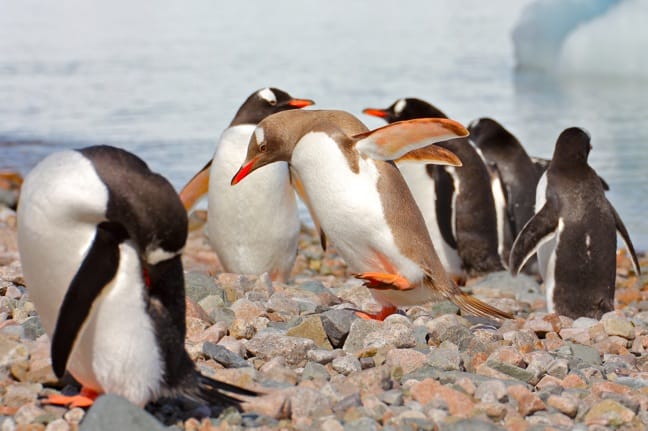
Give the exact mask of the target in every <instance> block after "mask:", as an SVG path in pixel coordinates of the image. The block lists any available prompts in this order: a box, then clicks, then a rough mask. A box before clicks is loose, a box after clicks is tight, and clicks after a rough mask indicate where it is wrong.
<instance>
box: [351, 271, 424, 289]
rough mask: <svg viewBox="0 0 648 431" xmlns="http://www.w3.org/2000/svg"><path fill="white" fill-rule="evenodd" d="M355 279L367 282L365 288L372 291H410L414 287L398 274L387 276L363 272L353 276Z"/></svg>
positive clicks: (380, 273)
mask: <svg viewBox="0 0 648 431" xmlns="http://www.w3.org/2000/svg"><path fill="white" fill-rule="evenodd" d="M353 276H354V277H355V278H359V279H360V280H365V281H366V283H365V286H367V287H368V288H370V289H379V290H388V289H391V290H410V289H413V288H414V286H412V284H411V283H410V282H409V280H407V279H406V278H405V277H403V276H401V275H398V274H387V273H384V272H362V273H360V274H353Z"/></svg>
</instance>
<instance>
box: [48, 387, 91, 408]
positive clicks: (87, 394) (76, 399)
mask: <svg viewBox="0 0 648 431" xmlns="http://www.w3.org/2000/svg"><path fill="white" fill-rule="evenodd" d="M98 396H99V394H98V393H97V392H95V391H93V390H92V389H88V388H81V392H80V393H79V394H78V395H60V394H52V395H50V396H48V397H47V398H45V399H43V400H41V404H49V405H54V406H65V407H81V408H87V407H90V406H91V405H92V404H93V403H94V401H95V399H96V398H97V397H98Z"/></svg>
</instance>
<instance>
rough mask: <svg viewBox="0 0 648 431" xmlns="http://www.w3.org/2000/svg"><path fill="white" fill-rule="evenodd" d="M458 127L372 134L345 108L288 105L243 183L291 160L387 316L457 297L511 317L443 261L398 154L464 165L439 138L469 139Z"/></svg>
mask: <svg viewBox="0 0 648 431" xmlns="http://www.w3.org/2000/svg"><path fill="white" fill-rule="evenodd" d="M467 134H468V132H467V131H466V129H465V128H464V127H463V126H461V125H460V124H459V123H457V122H455V121H452V120H447V119H439V118H425V119H418V120H410V121H403V122H399V123H394V124H391V125H388V126H385V127H382V128H379V129H376V130H373V131H368V130H367V128H366V126H365V125H364V124H362V123H361V122H360V121H359V120H358V119H357V118H355V117H354V116H353V115H351V114H349V113H347V112H344V111H328V110H323V111H285V112H280V113H277V114H274V115H271V116H269V117H267V118H266V119H265V120H263V121H262V122H261V123H259V125H258V126H257V128H256V129H255V130H254V133H253V134H252V138H251V140H250V144H249V147H248V152H247V156H246V158H245V161H244V162H243V164H242V165H241V168H240V169H239V171H238V172H237V173H236V175H235V176H234V177H233V178H232V184H233V185H236V184H238V183H239V182H241V181H242V180H243V179H244V178H245V177H247V176H248V175H250V174H251V173H252V172H254V171H256V170H257V169H260V168H262V167H264V166H266V165H269V164H271V163H273V162H279V161H284V162H288V163H289V164H290V166H291V168H292V169H294V170H295V171H296V172H297V174H298V175H299V178H300V179H301V181H302V182H303V186H304V188H305V191H306V194H307V195H308V197H309V198H310V204H311V209H312V210H313V212H314V214H315V215H316V217H317V219H318V220H319V223H320V226H321V228H322V230H323V232H324V233H325V234H326V236H327V237H328V238H329V239H330V240H331V241H332V242H333V243H334V244H335V247H336V249H337V251H338V252H339V253H340V255H341V256H342V258H343V259H344V260H345V261H346V262H347V264H348V265H349V268H350V269H351V270H352V271H356V272H357V273H356V275H355V276H356V277H357V278H359V279H361V280H364V281H365V285H366V286H367V287H368V288H369V289H370V291H371V293H372V295H373V296H374V298H375V299H376V300H377V301H378V302H379V303H380V304H381V306H382V309H381V311H380V312H379V313H376V314H369V313H361V316H362V317H365V318H373V319H384V318H385V317H386V316H388V315H389V314H392V313H394V312H396V310H397V307H399V306H408V305H415V304H421V303H426V302H429V301H433V300H438V299H441V298H445V299H449V300H451V301H452V302H454V303H455V304H457V305H458V306H459V308H461V309H462V310H463V311H464V312H468V313H472V314H477V315H482V316H484V315H485V316H494V317H509V315H508V314H507V313H504V312H502V311H500V310H498V309H496V308H494V307H492V306H490V305H488V304H485V303H483V302H481V301H479V300H477V299H476V298H474V297H472V296H470V295H468V294H466V293H464V292H463V291H461V290H460V289H459V288H458V287H457V286H456V284H454V283H453V282H452V280H451V279H450V277H449V276H448V274H447V273H446V271H445V270H444V268H443V266H442V264H441V262H440V261H439V258H438V257H437V254H436V252H435V251H434V247H433V246H432V242H431V240H430V235H429V233H428V231H427V228H426V227H425V221H424V220H423V216H422V215H421V212H420V210H419V208H418V206H417V205H416V202H415V201H414V198H413V197H412V195H411V193H410V191H409V188H408V187H407V184H406V183H405V180H404V179H403V177H402V175H401V174H400V172H399V170H398V168H397V167H396V165H395V164H394V163H393V162H391V160H399V159H400V160H402V158H404V157H409V158H414V159H417V160H419V161H428V162H432V161H436V162H438V163H445V164H452V165H455V166H456V165H460V163H461V162H460V161H459V160H458V159H457V157H456V156H455V155H454V154H452V153H451V152H450V151H448V150H446V149H444V148H441V147H438V146H436V145H433V144H434V143H436V142H439V141H443V140H447V139H452V138H457V137H462V136H466V135H467Z"/></svg>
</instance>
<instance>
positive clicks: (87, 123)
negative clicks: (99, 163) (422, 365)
mask: <svg viewBox="0 0 648 431" xmlns="http://www.w3.org/2000/svg"><path fill="white" fill-rule="evenodd" d="M565 1H566V0H565ZM531 3H532V2H531V1H529V0H526V1H516V2H512V1H510V0H492V1H489V2H484V1H482V0H466V1H461V2H456V1H452V0H437V1H434V2H430V1H425V0H418V1H410V2H406V3H402V2H394V1H358V2H348V1H343V0H331V1H327V2H318V3H314V2H303V1H298V0H283V1H281V2H268V1H260V0H256V1H248V2H215V1H212V0H195V1H191V2H177V1H172V0H156V1H153V0H148V1H146V0H143V1H138V2H132V1H126V0H115V1H111V2H99V1H90V0H65V1H62V0H57V1H55V0H21V1H15V0H0V142H3V144H0V154H1V156H0V169H3V168H13V169H18V170H20V171H21V172H23V173H26V172H27V171H28V170H29V169H30V168H31V167H32V166H33V165H34V164H35V163H36V162H37V161H38V160H39V159H40V158H42V157H43V156H45V155H46V154H49V153H50V152H52V151H55V150H57V149H60V148H69V147H79V146H83V145H88V144H95V143H111V144H114V145H120V146H123V147H125V148H127V149H130V150H131V151H134V152H135V153H137V154H138V155H139V156H141V157H142V158H144V159H145V160H146V161H147V162H148V163H149V164H150V165H151V166H152V167H153V168H154V169H155V170H157V171H159V172H160V173H162V174H164V175H165V176H167V177H168V178H169V179H170V180H171V181H172V183H173V184H174V185H175V186H176V187H177V188H180V187H181V186H182V185H183V184H184V183H185V182H186V181H187V180H188V179H189V178H190V177H191V176H192V174H193V173H194V172H195V171H196V170H197V169H198V168H199V167H201V166H202V165H203V164H204V163H205V162H206V161H207V160H208V158H209V157H210V156H211V153H212V152H213V145H214V142H215V139H216V138H217V137H218V135H219V134H220V132H221V131H222V130H223V128H224V127H226V125H227V124H228V123H229V121H230V120H231V118H232V116H233V114H234V112H235V111H236V109H237V108H238V106H239V105H240V103H241V102H242V101H243V100H244V99H245V98H246V97H247V96H248V95H249V94H250V93H251V92H252V91H254V90H256V89H258V88H261V87H265V86H269V85H272V86H277V87H280V88H282V89H285V90H287V91H289V92H290V93H292V94H293V95H295V96H298V97H306V98H312V99H314V100H315V101H316V102H317V104H318V107H320V108H341V109H345V110H348V111H351V112H353V113H355V114H357V115H359V116H360V117H361V118H362V119H363V120H364V121H365V122H366V123H367V125H369V126H370V127H375V126H379V125H382V123H381V122H380V120H378V119H375V118H371V117H366V116H363V115H362V114H361V113H360V112H361V110H362V109H363V108H364V107H367V106H387V105H389V104H391V103H392V102H393V101H394V100H395V99H396V98H399V97H405V96H415V97H420V98H423V99H426V100H428V101H430V102H432V103H434V104H436V105H438V106H439V107H440V108H442V109H443V110H444V111H446V112H447V113H448V114H449V115H451V116H452V117H454V118H456V119H457V120H459V121H462V122H465V123H467V122H469V121H471V120H472V119H474V118H477V117H480V116H491V117H494V118H496V119H498V120H499V121H500V122H501V123H503V124H504V125H505V126H507V127H508V128H509V129H510V130H511V131H513V132H514V133H515V134H516V135H517V136H518V137H519V138H520V140H521V141H522V142H523V143H524V145H525V146H526V147H527V149H528V151H529V152H530V153H532V154H534V155H538V156H544V157H550V156H551V153H552V151H553V145H554V143H555V139H556V137H557V136H558V134H559V133H560V131H561V130H562V129H563V128H565V127H569V126H573V125H578V126H582V127H585V128H586V129H588V130H589V132H590V133H591V134H592V136H593V142H592V144H593V146H594V150H593V152H592V153H591V156H590V163H591V164H592V166H594V167H595V169H597V171H598V172H599V173H600V175H601V176H603V177H604V178H605V179H606V180H607V181H608V183H609V184H610V186H611V191H610V193H609V195H608V196H609V199H610V200H611V201H612V202H613V204H614V205H615V206H616V208H617V210H618V211H619V213H620V214H621V216H622V218H623V219H624V221H625V222H626V225H627V227H628V229H629V231H630V234H631V236H632V237H633V240H634V241H635V245H637V246H638V248H640V249H648V218H646V217H645V215H646V214H648V199H647V197H648V181H646V179H647V176H646V169H645V166H647V165H648V104H646V95H648V92H647V91H646V90H647V89H648V85H647V83H648V79H646V78H645V77H642V76H640V75H641V74H640V73H639V74H637V73H636V71H637V70H639V71H641V70H642V68H641V67H637V66H636V65H637V61H635V60H636V57H638V54H637V53H638V52H648V47H646V49H645V50H643V51H637V49H638V48H637V45H639V46H641V45H642V44H643V41H644V40H646V39H645V35H643V33H640V32H639V29H637V34H642V35H643V36H641V37H631V42H628V44H627V45H624V44H617V45H616V46H617V48H616V49H614V50H608V51H605V50H603V51H602V52H603V53H606V55H608V56H609V59H606V57H604V56H601V55H600V53H598V54H599V55H596V54H597V49H599V48H597V46H592V45H591V44H590V43H589V42H588V41H589V40H599V39H600V38H601V37H602V36H601V33H603V36H606V35H605V34H604V33H605V32H609V33H610V34H612V35H617V36H619V35H621V36H623V35H624V34H625V35H626V36H625V37H628V36H627V33H628V32H627V31H626V30H627V29H625V28H624V29H621V30H623V31H621V30H620V29H615V28H609V27H610V26H612V27H613V25H615V23H618V22H620V21H622V20H620V19H619V17H618V15H619V14H623V13H625V14H631V15H632V16H633V17H634V20H635V21H632V22H636V20H637V18H636V15H639V16H641V10H645V8H643V9H642V7H641V6H636V5H638V4H639V3H637V0H621V1H620V3H621V5H622V6H623V8H625V9H623V8H621V6H619V5H614V6H611V7H610V8H609V10H604V11H602V12H601V13H600V16H598V17H594V18H590V21H591V23H590V24H591V25H589V24H588V23H587V22H586V23H580V26H579V27H578V28H576V29H575V30H574V31H572V32H571V33H570V34H567V35H566V36H565V41H564V43H563V45H562V46H558V47H557V48H556V49H559V52H557V53H554V54H555V57H556V58H557V59H558V60H557V66H556V65H555V66H556V67H555V70H554V71H529V70H528V69H525V68H517V67H516V63H517V62H516V58H515V55H514V50H513V43H512V40H511V34H512V31H513V29H514V28H515V26H516V23H518V22H519V20H520V17H521V16H522V15H523V10H525V8H526V7H527V6H529V4H531ZM633 8H634V9H633ZM637 9H640V11H639V13H637ZM624 10H627V11H626V12H624ZM571 13H574V12H571ZM615 16H616V17H615ZM606 19H607V20H608V21H610V23H611V24H610V25H609V26H606V25H604V24H605V23H606V21H605V20H606ZM646 19H648V17H646ZM575 21H578V20H575ZM595 21H596V22H595ZM601 22H602V23H603V24H601ZM643 22H647V21H643ZM644 27H645V26H644ZM610 34H608V35H607V36H608V39H609V38H610ZM630 35H631V36H632V33H630ZM619 37H620V36H619ZM642 37H643V38H642ZM600 46H602V45H600ZM624 46H630V47H631V48H632V49H628V50H627V51H628V52H624V51H625V50H624ZM536 48H537V47H534V46H531V48H529V49H531V52H533V51H534V50H535V49H536ZM590 51H594V52H593V53H592V52H590ZM588 53H589V54H588ZM624 55H625V57H624ZM624 58H627V59H628V61H627V62H624V61H623V59H624ZM579 61H580V63H579ZM610 65H617V67H616V68H614V72H615V73H609V69H610ZM633 65H634V66H633ZM639 65H640V66H642V63H640V64H639ZM624 68H627V71H626V69H624ZM619 69H620V70H619ZM647 69H648V68H647ZM516 70H517V71H516ZM524 70H526V71H524ZM619 71H620V73H616V72H619ZM589 72H600V73H589ZM626 72H627V73H626ZM638 75H639V76H638ZM7 142H9V144H8V143H7Z"/></svg>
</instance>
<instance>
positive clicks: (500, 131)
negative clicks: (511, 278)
mask: <svg viewBox="0 0 648 431" xmlns="http://www.w3.org/2000/svg"><path fill="white" fill-rule="evenodd" d="M468 131H469V132H470V140H471V141H472V142H473V143H474V144H475V146H476V147H477V148H478V149H479V150H480V151H481V153H482V154H483V156H484V158H485V159H486V161H487V162H490V163H493V164H494V165H495V166H496V170H497V172H498V174H499V175H498V176H499V178H500V179H501V184H502V187H503V192H504V196H505V199H506V205H507V212H508V214H509V218H510V224H511V229H512V236H513V238H515V237H516V236H517V234H518V233H519V232H520V231H521V230H522V228H523V227H524V225H525V224H526V222H527V221H529V219H530V218H531V217H532V216H533V214H534V205H535V200H534V197H535V195H534V192H535V189H536V186H537V184H538V180H539V179H540V176H541V174H542V171H541V168H538V167H537V166H536V165H535V164H534V162H533V161H532V160H531V157H529V155H528V154H527V152H526V151H525V149H524V147H522V144H520V141H518V140H517V138H516V137H515V136H513V134H512V133H511V132H509V131H508V130H506V129H505V128H504V127H503V126H502V125H501V124H500V123H498V122H497V121H495V120H493V119H492V118H479V119H477V120H475V121H473V122H471V123H470V124H469V125H468Z"/></svg>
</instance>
